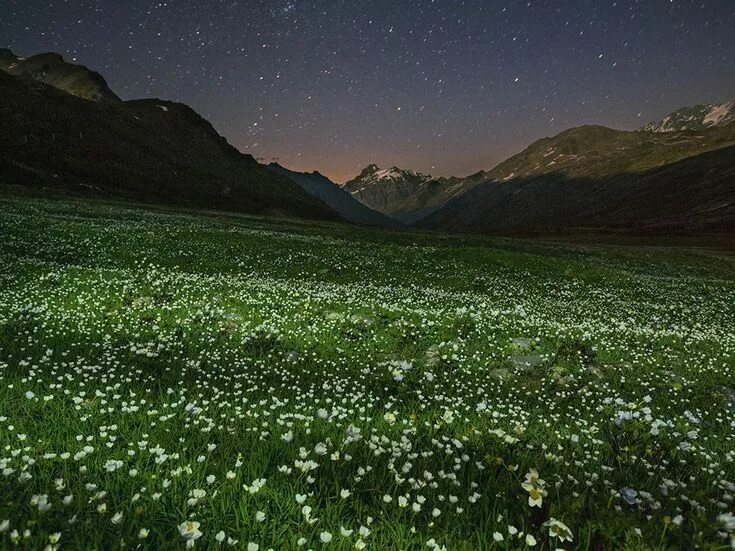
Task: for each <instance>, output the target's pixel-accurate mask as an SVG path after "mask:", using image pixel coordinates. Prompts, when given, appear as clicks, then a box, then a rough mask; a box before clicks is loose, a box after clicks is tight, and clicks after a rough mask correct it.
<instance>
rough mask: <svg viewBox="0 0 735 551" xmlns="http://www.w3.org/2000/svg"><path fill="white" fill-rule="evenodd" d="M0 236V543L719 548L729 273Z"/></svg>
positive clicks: (427, 242) (444, 241)
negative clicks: (0, 450)
mask: <svg viewBox="0 0 735 551" xmlns="http://www.w3.org/2000/svg"><path fill="white" fill-rule="evenodd" d="M0 236H2V239H0V260H1V262H0V446H1V447H2V452H0V472H1V473H2V477H0V483H1V484H2V492H0V530H2V532H0V547H8V546H9V545H11V544H12V543H14V544H16V545H18V546H19V547H23V548H43V547H44V546H46V545H50V546H51V547H54V546H55V545H60V546H61V547H63V548H70V549H82V548H83V549H118V548H120V549H121V548H135V547H138V546H140V547H144V548H151V549H168V548H172V549H176V548H181V547H184V546H185V545H186V544H187V542H190V543H189V544H190V545H191V542H193V545H194V546H195V547H196V548H205V549H209V548H218V547H220V546H225V547H226V546H228V544H229V545H232V546H235V547H237V548H248V545H249V546H250V548H251V549H255V548H256V546H259V548H260V549H268V548H273V549H291V548H298V547H301V548H303V549H309V548H311V549H321V548H332V549H347V548H353V547H355V545H357V546H358V547H362V546H367V547H369V548H374V549H414V548H415V549H431V548H437V549H438V548H441V547H443V546H444V547H446V548H447V549H519V548H524V547H527V546H529V547H530V546H531V544H534V545H533V546H535V547H536V548H545V549H546V548H548V549H556V548H563V549H572V548H595V549H600V548H609V549H621V548H624V549H630V550H634V549H635V550H643V549H664V548H687V549H688V548H693V547H695V546H698V547H700V548H703V549H726V548H729V547H730V545H731V538H732V534H733V532H734V531H735V518H733V517H732V515H731V512H732V509H733V501H734V500H735V497H733V496H735V464H734V462H735V445H734V439H733V435H734V432H735V424H733V421H732V418H733V413H734V412H735V385H734V384H733V381H734V380H735V372H734V370H733V368H734V365H735V356H734V355H733V350H734V349H735V335H734V334H733V330H732V328H733V327H735V307H734V306H733V304H735V259H733V257H731V256H729V255H727V254H712V253H711V252H707V251H697V250H692V249H674V248H651V247H648V248H642V247H614V246H606V247H599V246H591V245H571V244H569V245H565V244H558V243H544V242H534V241H513V240H505V239H486V238H474V237H446V236H440V235H433V234H427V233H411V232H389V231H380V230H370V229H364V228H355V227H349V226H341V225H338V224H318V223H302V222H296V221H288V220H267V219H263V218H256V217H246V216H228V215H216V214H211V213H210V214H202V213H194V212H183V211H173V210H166V209H160V208H158V209H147V208H140V207H130V206H125V205H120V204H104V203H95V202H77V201H70V200H69V201H44V200H37V199H30V198H25V199H12V198H6V199H3V200H1V201H0ZM535 472H538V477H540V479H541V481H539V480H538V479H537V478H536V475H535V474H534V473H535ZM529 497H530V498H532V499H531V501H532V502H533V504H534V505H533V506H531V504H530V502H529ZM187 521H191V522H192V523H193V522H196V523H199V524H188V525H187V524H186V522H187ZM555 523H561V524H555ZM567 531H568V535H569V536H570V537H571V538H572V539H571V541H570V540H569V539H568V538H564V541H562V539H561V538H560V537H559V536H560V535H562V536H564V535H565V534H567ZM182 533H183V535H182ZM529 536H530V537H529ZM187 538H188V539H187ZM501 538H502V540H501ZM220 540H221V541H220ZM327 540H328V541H327Z"/></svg>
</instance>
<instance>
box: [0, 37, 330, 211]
mask: <svg viewBox="0 0 735 551" xmlns="http://www.w3.org/2000/svg"><path fill="white" fill-rule="evenodd" d="M7 52H8V51H5V52H4V53H3V54H2V56H3V59H5V60H6V62H7V60H9V59H11V56H14V54H12V52H11V53H10V54H8V53H7ZM41 55H42V57H41V61H42V62H43V63H45V60H46V57H44V56H45V54H41ZM14 57H15V58H16V59H21V60H22V58H18V56H14ZM28 59H29V60H33V59H35V60H36V61H37V60H38V56H33V57H31V58H28ZM54 59H57V60H58V59H61V58H60V56H56V57H54ZM36 61H34V65H33V67H36V66H37V65H35V63H36ZM63 63H64V65H63V66H58V67H57V68H56V69H51V68H49V70H46V69H45V68H44V67H45V65H42V68H43V73H42V75H41V76H42V77H43V78H36V77H38V76H39V75H35V76H34V75H29V74H28V73H27V72H26V71H25V70H19V69H17V68H15V69H16V70H15V73H17V74H11V73H8V72H6V71H5V70H0V98H2V102H1V103H0V117H2V118H3V120H4V121H5V123H6V124H5V130H4V132H3V133H2V134H1V135H0V147H1V148H2V150H3V151H4V152H6V154H5V155H2V156H0V184H2V185H3V186H5V187H8V188H12V189H14V188H21V189H29V190H32V191H35V192H40V193H64V194H73V195H83V196H89V195H93V196H102V197H113V198H120V199H126V200H135V201H145V202H153V203H165V204H171V205H182V206H187V207H196V208H214V209H222V210H231V211H237V212H250V213H263V214H279V215H286V216H296V217H303V218H318V219H325V220H341V219H342V218H341V217H340V216H339V215H338V214H337V213H336V212H335V211H334V210H333V209H331V208H330V207H328V206H327V205H326V204H324V203H323V202H321V201H319V200H318V199H315V198H313V197H312V196H310V195H308V194H307V193H306V192H305V191H303V189H302V188H301V187H300V186H299V185H298V184H296V183H294V182H292V181H291V180H289V179H288V178H285V177H283V176H279V175H276V174H273V173H271V172H270V171H268V170H267V169H266V168H265V167H263V166H261V165H260V164H258V163H257V162H256V161H255V159H253V157H252V156H250V155H247V154H244V153H242V152H240V151H238V150H237V149H236V148H235V147H233V146H232V145H230V144H229V142H228V141H227V140H226V138H224V137H223V136H221V135H220V134H219V133H218V132H217V131H216V130H215V129H214V127H213V126H212V125H211V123H210V122H209V121H207V120H206V119H204V118H203V117H201V116H200V115H199V114H198V113H196V111H194V110H193V109H192V108H191V107H189V106H187V105H185V104H180V103H176V102H170V101H166V100H160V99H140V100H131V101H121V100H119V98H117V99H115V98H116V97H117V96H115V97H114V98H113V97H107V96H105V94H103V93H101V92H100V93H99V94H98V93H93V94H91V95H90V93H89V90H90V88H89V87H88V86H87V84H88V83H90V82H91V83H92V84H94V85H96V83H97V80H96V77H94V73H93V72H92V71H89V70H88V69H86V68H83V67H81V66H77V67H71V68H69V66H70V65H71V64H68V63H66V62H63ZM4 66H5V65H0V68H2V67H4ZM59 67H60V68H59ZM77 69H78V70H77ZM69 74H72V75H75V76H74V78H73V79H71V80H68V79H65V78H61V79H60V77H59V75H69ZM80 75H81V76H80ZM90 75H92V76H90ZM57 77H58V78H57ZM80 79H81V80H80ZM86 79H91V80H86ZM47 81H48V82H47ZM80 82H83V83H85V84H84V85H83V86H81V85H78V84H79V83H80ZM70 83H76V84H77V85H75V86H72V87H71V88H70V86H69V84H70ZM70 90H71V91H70Z"/></svg>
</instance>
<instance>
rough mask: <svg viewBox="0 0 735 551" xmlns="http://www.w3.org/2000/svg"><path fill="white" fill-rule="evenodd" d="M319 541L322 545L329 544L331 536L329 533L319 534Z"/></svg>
mask: <svg viewBox="0 0 735 551" xmlns="http://www.w3.org/2000/svg"><path fill="white" fill-rule="evenodd" d="M319 539H320V540H321V541H322V543H329V542H330V541H332V534H331V533H329V532H322V533H321V534H319Z"/></svg>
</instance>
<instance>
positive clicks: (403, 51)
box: [0, 0, 735, 180]
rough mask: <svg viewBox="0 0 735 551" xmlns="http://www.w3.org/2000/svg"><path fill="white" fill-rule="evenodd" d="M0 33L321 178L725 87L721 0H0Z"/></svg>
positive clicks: (456, 164)
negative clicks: (190, 110) (191, 113)
mask: <svg viewBox="0 0 735 551" xmlns="http://www.w3.org/2000/svg"><path fill="white" fill-rule="evenodd" d="M0 37H1V38H0V41H1V42H0V44H1V45H3V46H7V47H9V48H11V49H13V50H14V51H15V52H16V53H18V54H21V55H32V54H35V53H39V52H42V51H56V52H59V53H61V54H62V55H64V56H65V57H66V58H67V59H68V60H69V61H75V62H77V63H82V64H84V65H87V66H88V67H90V68H92V69H94V70H97V71H99V72H101V73H102V74H103V75H104V76H105V77H106V78H107V80H108V82H109V83H110V86H111V87H112V88H113V90H115V91H116V92H117V93H118V94H119V95H121V96H122V97H123V98H126V99H129V98H138V97H148V96H156V97H161V98H166V99H172V100H177V101H183V102H185V103H187V104H189V105H191V106H192V107H194V108H195V109H196V110H197V111H199V112H200V113H201V114H202V115H204V116H205V117H207V118H208V119H209V120H211V121H212V123H213V124H214V125H215V127H216V128H217V129H218V130H219V131H220V132H221V133H222V134H224V135H225V136H226V137H227V138H228V139H229V141H230V142H231V143H232V144H233V145H235V146H237V147H238V148H239V149H241V150H242V151H244V152H247V153H250V154H252V155H253V156H255V157H258V158H263V159H265V160H268V161H270V160H271V158H273V157H278V158H279V159H280V162H281V164H284V165H285V166H288V167H290V168H293V169H297V170H315V169H316V170H319V171H321V172H323V173H325V174H327V175H329V176H331V177H332V178H334V179H336V180H344V179H346V178H349V177H351V176H354V175H355V174H356V173H357V172H358V171H359V169H360V168H361V167H363V166H364V165H366V164H368V163H369V162H375V163H377V164H379V165H381V166H389V165H398V166H402V167H406V168H413V169H415V170H420V171H423V172H429V173H432V174H437V175H450V174H454V175H466V174H469V173H471V172H474V171H476V170H479V169H487V168H491V167H492V166H493V165H494V164H496V163H497V162H498V161H500V160H502V159H503V158H505V157H507V156H508V155H510V154H512V153H515V152H517V151H519V150H520V149H522V148H523V147H524V146H525V145H527V144H528V143H530V142H531V141H533V140H535V139H537V138H540V137H543V136H549V135H553V134H556V133H557V132H559V131H561V130H563V129H565V128H568V127H570V126H577V125H580V124H591V123H594V124H604V125H608V126H612V127H616V128H628V129H633V128H637V127H638V126H641V125H642V124H643V123H644V122H647V121H648V120H651V119H656V118H659V117H661V116H663V115H665V114H666V113H668V112H669V111H671V110H673V109H675V108H677V107H679V106H682V105H689V104H694V103H703V102H717V101H724V100H726V99H730V98H732V97H735V2H733V1H732V0H706V1H705V0H701V1H699V2H693V1H680V0H671V1H670V0H645V1H643V0H642V1H640V2H633V1H618V2H611V1H597V0H595V1H592V0H588V1H564V2H560V1H546V2H545V1H533V0H532V1H528V0H527V1H524V2H500V1H497V2H496V1H491V0H476V1H463V2H460V1H448V0H436V1H431V0H427V1H413V2H409V1H402V0H384V1H371V0H355V1H352V2H349V1H330V2H313V1H310V2H307V1H300V0H271V1H241V2H234V1H215V0H206V1H204V0H202V1H177V0H171V1H169V2H151V1H150V0H148V1H135V0H126V1H119V0H105V1H97V2H89V1H77V2H59V1H56V2H36V1H31V0H5V1H4V2H3V7H2V9H0Z"/></svg>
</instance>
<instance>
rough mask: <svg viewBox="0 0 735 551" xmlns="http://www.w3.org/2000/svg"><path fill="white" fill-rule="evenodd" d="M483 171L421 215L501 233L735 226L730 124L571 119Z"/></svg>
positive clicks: (734, 128) (432, 222)
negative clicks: (614, 123)
mask: <svg viewBox="0 0 735 551" xmlns="http://www.w3.org/2000/svg"><path fill="white" fill-rule="evenodd" d="M485 176H486V177H487V181H486V182H485V183H482V184H479V185H474V187H471V188H470V189H468V190H467V191H465V193H463V194H462V195H461V196H459V197H457V198H455V199H454V200H452V201H450V202H449V203H447V204H446V205H445V206H444V207H443V208H442V209H440V210H438V211H437V212H435V213H432V214H431V215H430V216H429V217H428V218H426V219H425V220H422V221H420V222H419V224H418V225H419V226H422V227H427V228H433V229H441V230H445V231H465V232H488V233H502V234H543V233H550V232H551V233H553V232H566V231H589V230H595V231H608V230H614V231H636V232H670V231H694V232H702V231H721V230H726V231H731V229H732V228H735V124H729V125H723V126H721V125H715V126H712V127H711V128H707V129H705V130H701V131H699V132H693V131H686V132H663V133H655V132H624V131H619V130H613V129H610V128H605V127H602V126H583V127H579V128H573V129H570V130H567V131H565V132H562V133H561V134H558V135H557V136H554V137H552V138H543V139H541V140H538V141H536V142H534V143H533V144H531V145H530V146H529V147H528V148H526V149H525V150H524V151H522V152H521V153H519V154H518V155H515V156H513V157H511V158H510V159H508V160H506V161H504V162H502V163H500V164H499V165H498V166H497V167H495V168H494V169H492V170H490V171H489V172H487V173H485Z"/></svg>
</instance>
